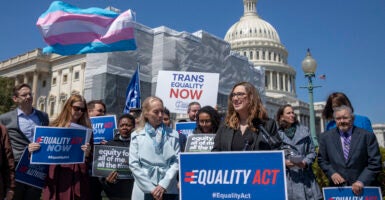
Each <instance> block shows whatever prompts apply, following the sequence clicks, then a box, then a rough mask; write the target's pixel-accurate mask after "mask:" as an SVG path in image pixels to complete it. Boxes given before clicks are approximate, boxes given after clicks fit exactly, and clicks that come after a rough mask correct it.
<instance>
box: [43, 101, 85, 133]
mask: <svg viewBox="0 0 385 200" xmlns="http://www.w3.org/2000/svg"><path fill="white" fill-rule="evenodd" d="M76 102H83V104H84V108H85V111H84V112H83V115H82V116H81V117H80V119H79V120H78V122H77V124H80V125H83V126H85V127H88V128H91V122H90V118H89V117H88V112H87V111H88V109H87V103H86V100H85V99H84V98H83V97H82V96H81V95H79V94H73V95H71V96H70V97H69V98H68V99H67V101H66V102H65V104H64V107H63V109H62V111H61V112H60V114H59V116H58V117H57V118H56V119H55V120H54V121H53V122H52V123H51V124H50V126H55V127H67V126H68V125H69V124H70V123H71V118H72V105H73V104H74V103H76Z"/></svg>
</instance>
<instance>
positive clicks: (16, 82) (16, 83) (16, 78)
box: [15, 75, 20, 86]
mask: <svg viewBox="0 0 385 200" xmlns="http://www.w3.org/2000/svg"><path fill="white" fill-rule="evenodd" d="M19 84H20V82H19V78H18V77H17V75H16V76H15V86H16V85H19Z"/></svg>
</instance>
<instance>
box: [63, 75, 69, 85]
mask: <svg viewBox="0 0 385 200" xmlns="http://www.w3.org/2000/svg"><path fill="white" fill-rule="evenodd" d="M67 81H68V75H67V74H64V75H63V83H67Z"/></svg>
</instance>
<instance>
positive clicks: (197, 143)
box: [185, 133, 215, 152]
mask: <svg viewBox="0 0 385 200" xmlns="http://www.w3.org/2000/svg"><path fill="white" fill-rule="evenodd" d="M214 138H215V134H213V133H205V134H192V135H189V136H188V138H187V143H186V149H185V152H210V151H211V149H213V146H214Z"/></svg>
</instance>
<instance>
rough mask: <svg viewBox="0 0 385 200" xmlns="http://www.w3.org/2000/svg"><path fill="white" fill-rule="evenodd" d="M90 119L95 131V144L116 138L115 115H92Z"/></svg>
mask: <svg viewBox="0 0 385 200" xmlns="http://www.w3.org/2000/svg"><path fill="white" fill-rule="evenodd" d="M90 120H91V123H92V130H93V133H94V144H100V142H102V141H110V140H112V139H113V138H114V129H116V116H115V115H108V116H99V117H91V118H90Z"/></svg>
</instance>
